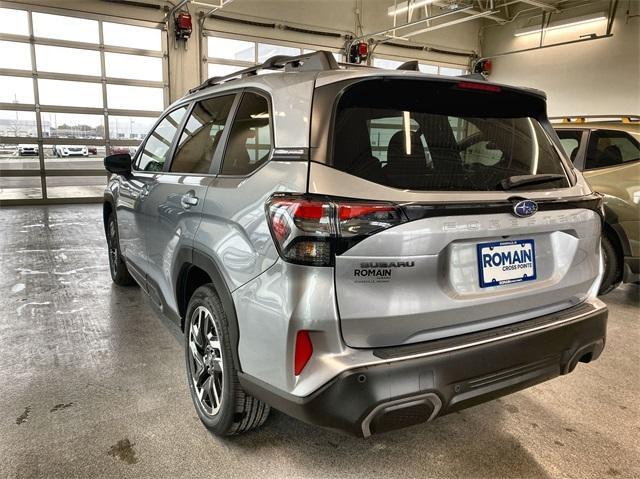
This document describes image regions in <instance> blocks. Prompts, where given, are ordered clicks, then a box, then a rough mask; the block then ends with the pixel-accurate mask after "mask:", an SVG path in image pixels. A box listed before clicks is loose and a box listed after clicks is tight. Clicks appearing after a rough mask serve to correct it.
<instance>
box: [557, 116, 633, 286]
mask: <svg viewBox="0 0 640 479" xmlns="http://www.w3.org/2000/svg"><path fill="white" fill-rule="evenodd" d="M570 120H572V119H566V120H565V121H566V122H565V123H560V124H555V125H554V127H555V128H556V130H557V132H558V136H559V137H560V141H561V142H562V145H563V147H564V148H565V151H566V152H567V155H569V156H570V158H571V160H572V161H573V163H574V165H575V166H576V168H578V169H579V170H580V171H582V172H583V174H584V177H585V179H586V180H587V181H588V182H589V184H590V185H591V188H593V190H594V191H597V192H599V193H602V194H603V195H604V206H605V227H604V232H603V238H602V248H603V252H604V260H605V274H604V276H603V280H602V285H601V287H600V293H601V294H606V293H608V292H610V291H612V290H613V289H614V288H615V287H616V286H618V285H619V284H620V283H621V282H625V283H638V282H639V281H640V119H639V118H638V117H632V118H629V117H625V118H624V119H622V117H618V118H617V121H615V120H614V121H603V120H602V119H601V118H599V117H596V118H593V117H591V118H589V117H586V121H585V119H578V120H577V121H575V120H574V121H570Z"/></svg>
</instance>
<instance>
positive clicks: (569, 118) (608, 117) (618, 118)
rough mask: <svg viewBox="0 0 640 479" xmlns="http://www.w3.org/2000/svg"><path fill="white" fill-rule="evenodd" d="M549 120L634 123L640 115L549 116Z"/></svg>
mask: <svg viewBox="0 0 640 479" xmlns="http://www.w3.org/2000/svg"><path fill="white" fill-rule="evenodd" d="M549 120H562V123H586V122H587V121H589V120H609V121H621V122H622V123H636V122H639V121H640V115H621V114H617V115H573V116H550V117H549Z"/></svg>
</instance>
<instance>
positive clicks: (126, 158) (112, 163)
mask: <svg viewBox="0 0 640 479" xmlns="http://www.w3.org/2000/svg"><path fill="white" fill-rule="evenodd" d="M104 167H105V169H106V170H107V171H108V172H110V173H115V174H116V175H126V174H127V173H130V172H131V155H130V154H129V153H118V154H116V155H109V156H107V157H106V158H105V159H104Z"/></svg>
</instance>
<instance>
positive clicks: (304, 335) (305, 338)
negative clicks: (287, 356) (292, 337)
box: [293, 330, 313, 376]
mask: <svg viewBox="0 0 640 479" xmlns="http://www.w3.org/2000/svg"><path fill="white" fill-rule="evenodd" d="M312 354H313V344H312V343H311V336H309V331H304V330H303V331H298V334H297V335H296V345H295V355H294V361H293V373H294V374H295V375H296V376H299V375H300V373H301V372H302V370H303V369H304V367H305V366H306V365H307V363H308V362H309V359H311V355H312Z"/></svg>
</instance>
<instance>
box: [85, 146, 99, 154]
mask: <svg viewBox="0 0 640 479" xmlns="http://www.w3.org/2000/svg"><path fill="white" fill-rule="evenodd" d="M87 151H88V152H89V154H90V155H97V154H98V147H97V146H92V145H89V146H87Z"/></svg>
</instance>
